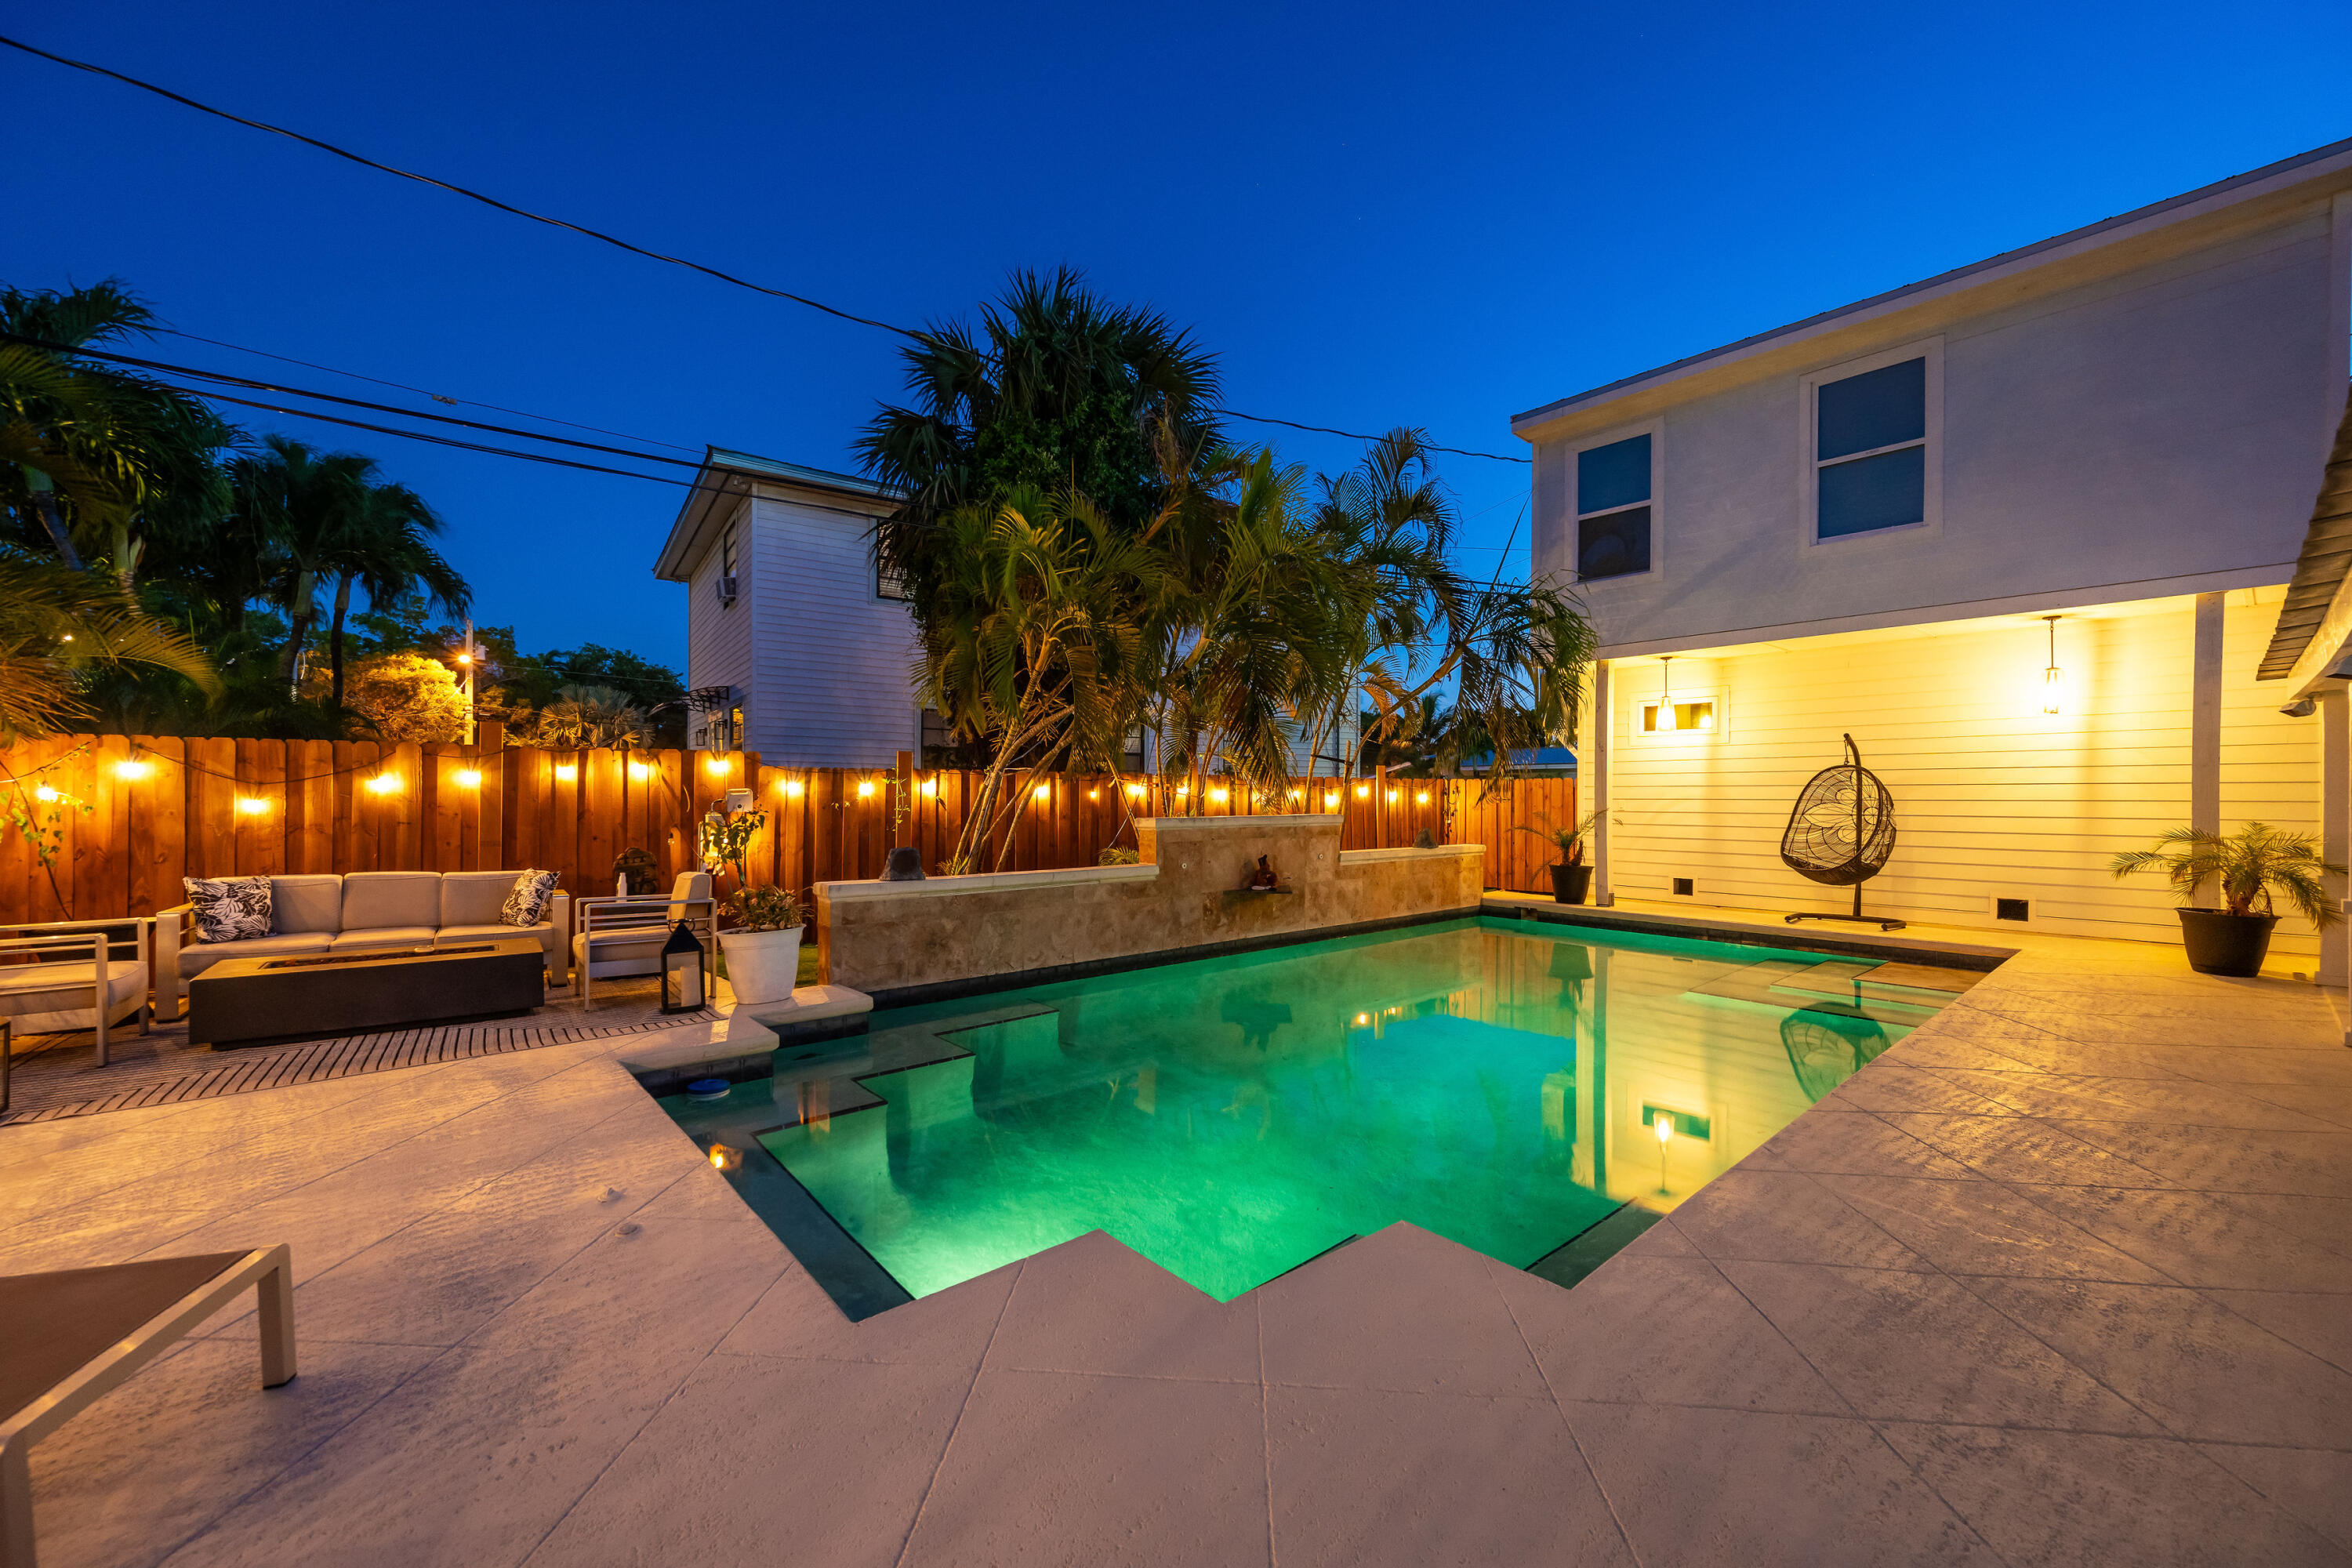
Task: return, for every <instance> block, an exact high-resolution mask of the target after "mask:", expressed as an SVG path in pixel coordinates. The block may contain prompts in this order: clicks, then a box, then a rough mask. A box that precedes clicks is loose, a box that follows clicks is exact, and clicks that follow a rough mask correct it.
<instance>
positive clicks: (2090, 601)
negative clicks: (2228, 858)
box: [1512, 142, 2352, 984]
mask: <svg viewBox="0 0 2352 1568" xmlns="http://www.w3.org/2000/svg"><path fill="white" fill-rule="evenodd" d="M2347 192H2352V142H2339V143H2337V144H2336V145H2334V146H2331V147H2326V148H2322V149H2320V150H2319V151H2317V152H2315V153H2307V154H2305V155H2304V156H2301V157H2298V158H2293V159H2289V160H2287V161H2285V162H2284V163H2277V164H2273V165H2272V166H2271V167H2268V168H2265V169H2261V170H2257V171H2255V172H2254V173H2252V174H2246V175H2243V176H2241V177H2239V178H2236V179H2232V180H2227V181H2224V182H2222V183H2221V184H2215V185H2211V186H2208V187H2206V188H2205V189H2203V190H2199V191H2194V192H2191V193H2189V194H2188V195H2182V196H2179V197H2176V198H2174V199H2172V200H2169V201H2165V202H2160V203H2158V204H2156V205H2153V206H2149V207H2145V208H2142V209H2141V210H2139V211H2137V212H2133V213H2127V214H2125V215H2124V216H2120V217H2114V218H2109V219H2107V220H2106V221H2105V222H2103V223H2098V224H2095V225H2092V226H2090V227H2087V228H2084V229H2080V230H2077V231H2075V232H2074V233H2072V234H2067V235H2062V236H2060V237H2057V238H2054V239H2051V240H2047V241H2044V242H2042V244H2039V245H2034V246H2030V247H2025V248H2023V249H2021V250H2015V251H2011V252H2009V253H2007V254H2004V255H2001V256H1997V257H1994V258H1991V259H1990V260H1987V261H1983V262H1979V263H1978V264H1976V265H1974V266H1971V267H1965V268H1960V269H1958V270H1957V271H1953V272H1948V273H1946V274H1944V275H1943V276H1941V277H1938V278H1933V279H1927V281H1925V282H1922V283H1917V284H1914V285H1912V286H1910V287H1908V288H1905V289H1895V290H1894V291H1893V292H1891V293H1886V294H1882V295H1879V296H1877V297H1876V298H1874V299H1869V300H1862V301H1859V302H1857V303H1855V304H1853V305H1849V306H1846V307H1843V308H1842V309H1839V310H1832V311H1829V312H1827V313H1825V314H1822V315H1820V316H1816V317H1813V318H1811V320H1808V321H1799V322H1797V323H1795V324H1793V325H1791V326H1788V327H1783V328H1780V329H1779V330H1777V331H1769V332H1765V333H1762V334H1760V335H1759V336H1756V337H1752V338H1748V339H1746V340H1744V341H1742V342H1736V343H1732V344H1729V345H1727V346H1725V347H1723V348H1720V349H1717V350H1714V351H1711V352H1709V353H1702V354H1698V355H1695V356H1693V357H1691V358H1689V359H1685V360H1682V361H1680V362H1678V363H1674V364H1670V365H1666V366H1664V367H1662V368H1660V369H1657V370H1654V371H1650V372H1647V373H1644V374H1640V375H1635V376H1631V377H1628V378H1626V379H1624V380H1622V381H1619V382H1615V383H1612V384H1610V385H1607V386H1603V387H1600V388H1598V389H1596V390H1594V391H1591V392H1585V393H1580V394H1578V395H1575V396H1572V397H1567V398H1562V399H1561V400H1559V402H1556V403H1552V404H1548V405H1545V406H1543V407H1541V408H1538V409H1534V410H1532V411H1530V412H1528V413H1526V414H1522V415H1520V416H1517V418H1516V419H1514V420H1513V422H1512V425H1513V428H1514V430H1515V431H1516V432H1517V434H1518V435H1519V436H1520V437H1522V438H1524V439H1526V440H1527V441H1528V442H1529V443H1530V444H1531V446H1532V447H1534V455H1535V471H1534V500H1533V506H1534V516H1535V532H1534V544H1533V549H1534V568H1535V571H1536V572H1537V573H1538V574H1541V575H1543V576H1546V577H1549V578H1551V579H1554V580H1559V581H1568V582H1573V583H1576V584H1579V585H1580V592H1581V593H1582V595H1584V598H1585V600H1586V603H1587V605H1589V607H1590V610H1591V614H1592V616H1593V617H1594V619H1595V621H1596V622H1597V624H1598V626H1599V628H1600V633H1601V666H1600V668H1599V671H1598V673H1597V677H1596V679H1595V680H1594V682H1593V686H1594V689H1595V704H1596V712H1595V714H1594V715H1593V716H1592V717H1591V719H1590V720H1589V721H1588V722H1587V724H1586V726H1585V731H1584V733H1583V735H1582V737H1581V741H1582V743H1581V744H1580V747H1579V757H1580V763H1581V764H1582V773H1583V782H1584V787H1585V789H1586V791H1587V804H1588V805H1602V804H1604V803H1605V805H1607V807H1608V809H1609V822H1608V826H1606V828H1605V829H1604V830H1603V832H1602V833H1601V835H1599V836H1598V837H1599V843H1598V845H1597V848H1598V865H1597V868H1596V869H1597V879H1596V884H1597V891H1598V892H1599V895H1600V896H1601V898H1603V899H1604V900H1606V899H1609V898H1611V897H1612V895H1623V896H1631V897H1636V898H1641V899H1645V900H1687V901H1689V902H1692V903H1695V904H1707V905H1717V906H1727V907H1734V908H1746V909H1753V910H1811V911H1828V910H1838V909H1841V908H1843V907H1844V906H1845V905H1846V903H1847V900H1848V894H1847V893H1846V892H1845V890H1844V889H1834V888H1829V887H1823V886H1821V885H1819V884H1817V883H1814V882H1811V881H1808V880H1806V879H1802V878H1801V877H1800V876H1799V875H1798V874H1797V873H1796V872H1795V871H1794V870H1791V869H1790V868H1788V867H1787V866H1785V865H1784V864H1783V863H1782V861H1781V858H1780V837H1781V832H1782V829H1783V827H1784V826H1785V825H1786V823H1787V821H1788V817H1789V813H1790V808H1791V806H1792V805H1793V804H1794V802H1795V800H1796V797H1797V795H1798V792H1799V790H1800V789H1801V787H1802V786H1803V784H1805V782H1806V780H1807V779H1808V778H1810V777H1811V775H1812V774H1813V773H1814V772H1815V771H1816V770H1818V769H1821V768H1823V767H1826V766H1829V765H1831V764H1832V763H1836V762H1838V761H1839V760H1840V757H1841V744H1840V736H1841V735H1842V734H1845V733H1849V732H1850V733H1851V734H1852V735H1853V739H1854V741H1855V742H1856V743H1857V744H1858V745H1859V746H1860V748H1861V752H1862V755H1863V759H1864V763H1866V764H1867V765H1868V766H1869V767H1870V768H1871V769H1872V770H1873V771H1874V772H1876V773H1878V774H1879V775H1880V777H1881V778H1883V779H1884V780H1885V783H1886V784H1888V786H1889V787H1890V788H1891V790H1892V791H1893V794H1894V797H1895V803H1896V822H1897V827H1898V832H1899V840H1898V843H1897V847H1896V848H1895V855H1894V858H1893V860H1892V862H1891V863H1890V864H1889V865H1888V866H1887V868H1886V869H1885V872H1884V873H1883V874H1881V875H1880V876H1879V877H1878V878H1876V879H1874V880H1873V881H1871V882H1869V883H1868V884H1867V885H1866V886H1865V887H1864V889H1863V903H1864V908H1865V909H1866V910H1877V911H1882V912H1885V913H1887V914H1891V915H1895V916H1898V917H1906V918H1910V919H1915V920H1921V921H1939V922H1943V923H1948V924H1954V925H1963V926H1980V927H1985V928H1988V929H1990V930H2001V929H2012V930H2013V929H2018V928H2019V927H2023V928H2025V929H2032V930H2042V931H2061V932H2069V933H2074V934H2082V935H2096V936H2116V937H2137V938H2144V939H2148V940H2165V941H2170V940H2174V939H2175V938H2176V935H2177V929H2178V928H2177V923H2176V921H2174V918H2173V916H2172V913H2171V909H2170V899H2169V897H2168V893H2167V891H2166V889H2164V888H2163V887H2162V885H2161V884H2160V883H2159V882H2158V881H2157V880H2156V879H2141V880H2139V881H2137V882H2127V883H2117V882H2116V880H2115V879H2113V878H2112V877H2111V876H2110V875H2109V874H2108V872H2107V870H2106V863H2107V860H2108V858H2109V857H2110V856H2112V855H2113V854H2114V853H2115V852H2116V850H2117V849H2121V848H2126V847H2145V846H2147V844H2148V843H2150V842H2151V841H2152V840H2153V838H2154V837H2155V836H2156V835H2157V834H2158V832H2159V831H2161V830H2162V829H2165V828H2167V827H2170V826H2175V825H2177V824H2186V823H2194V824H2196V825H2198V826H2209V827H2228V826H2235V825H2237V824H2239V823H2241V822H2242V821H2244V820H2246V819H2249V818H2260V819H2262V820H2264V821H2267V822H2272V823H2276V824H2282V825H2285V826H2295V827H2302V828H2309V829H2315V828H2317V827H2318V826H2319V824H2320V807H2321V789H2320V762H2321V757H2320V752H2321V740H2320V732H2321V728H2322V725H2321V723H2320V722H2318V721H2315V720H2314V719H2311V718H2297V717H2291V716H2288V715H2285V714H2282V713H2281V712H2280V708H2281V706H2282V704H2283V703H2284V701H2285V700H2286V698H2287V697H2288V696H2290V695H2294V694H2293V693H2283V692H2282V690H2281V689H2280V688H2278V687H2276V686H2260V685H2257V682H2256V674H2257V666H2258V665H2259V664H2260V663H2261V662H2262V659H2263V654H2264V649H2265V647H2266V646H2267V645H2268V644H2269V643H2270V641H2271V638H2272V635H2273V626H2274V624H2275V623H2277V622H2278V620H2279V616H2280V606H2281V604H2282V602H2283V600H2284V593H2285V587H2284V585H2285V584H2287V583H2288V581H2289V578H2290V577H2291V576H2292V575H2293V574H2294V571H2295V563H2296V559H2297V555H2298V552H2299V550H2300V548H2301V546H2302V544H2303V540H2304V535H2305V524H2306V522H2307V521H2310V520H2311V518H2312V516H2313V498H2314V496H2315V494H2316V493H2317V492H2318V490H2319V487H2320V481H2321V474H2322V470H2323V468H2324V467H2325V465H2326V460H2327V456H2328V452H2329V449H2330V444H2331V442H2332V440H2333V438H2334V437H2335V434H2336V429H2337V425H2338V421H2339V419H2340V417H2341V416H2343V414H2344V411H2345V396H2346V378H2347V300H2348V299H2352V196H2347ZM2340 571H2341V568H2340V560H2339V564H2338V573H2339V575H2340ZM2333 587H2334V584H2332V583H2331V584H2315V585H2314V586H2313V587H2312V588H2311V590H2310V592H2309V593H2307V594H2306V595H2305V597H2306V598H2310V597H2312V596H2313V595H2316V597H2317V598H2318V600H2320V601H2321V602H2325V600H2326V596H2327V594H2328V593H2329V592H2330V591H2331V590H2332V588H2333ZM2053 617H2055V618H2054V619H2053ZM2347 625H2352V613H2347ZM2343 641H2344V637H2343V633H2342V629H2341V628H2338V629H2337V631H2336V633H2335V634H2334V640H2333V641H2331V642H2330V643H2329V644H2328V648H2327V652H2328V653H2329V654H2333V653H2334V652H2335V650H2336V647H2338V646H2339V645H2340V644H2342V643H2343ZM2053 650H2054V651H2053ZM2294 658H2295V653H2294V651H2289V652H2288V653H2287V655H2286V661H2287V663H2289V664H2293V663H2294ZM2053 668H2055V669H2056V670H2057V671H2058V672H2059V673H2058V674H2057V675H2054V676H2053V675H2050V674H2049V673H2048V672H2049V671H2050V670H2051V669H2053ZM2328 668H2329V669H2330V670H2332V669H2333V668H2334V666H2333V665H2332V664H2331V665H2329V666H2328ZM2304 673H2305V674H2307V673H2308V672H2304ZM2338 684H2339V685H2340V683H2338ZM2342 700H2343V699H2342V698H2341V697H2340V695H2339V696H2338V697H2337V698H2336V701H2337V702H2338V703H2339V704H2340V703H2341V701H2342ZM2338 722H2339V724H2340V718H2339V720H2338ZM2339 771H2340V770H2339ZM2331 838H2332V839H2333V841H2334V842H2335V844H2336V848H2337V850H2338V851H2339V852H2340V850H2341V848H2342V847H2343V845H2342V841H2341V833H2340V830H2337V829H2336V826H2335V825H2334V824H2331ZM1831 929H1836V928H1831ZM2277 946H2278V949H2279V950H2280V951H2282V952H2287V953H2298V952H2300V953H2308V952H2314V951H2315V949H2316V942H2315V939H2314V937H2313V936H2312V934H2311V932H2310V931H2309V930H2308V928H2307V927H2303V926H2300V925H2299V924H2294V923H2292V922H2291V923H2290V924H2289V925H2286V926H2282V928H2281V931H2280V933H2279V942H2278V944H2277ZM2342 967H2343V966H2342V959H2341V941H2340V939H2336V940H2335V941H2332V942H2330V944H2329V952H2328V954H2327V962H2326V964H2325V965H2323V966H2322V969H2323V974H2324V975H2326V976H2327V977H2332V978H2333V979H2334V980H2335V982H2336V983H2337V984H2341V982H2342Z"/></svg>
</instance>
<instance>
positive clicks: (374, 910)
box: [343, 871, 495, 935]
mask: <svg viewBox="0 0 2352 1568" xmlns="http://www.w3.org/2000/svg"><path fill="white" fill-rule="evenodd" d="M493 918H495V917H493ZM440 923H441V874H440V873H439V872H437V871H353V872H352V874H351V875H350V876H348V877H345V878H344V879H343V931H344V934H346V935H349V934H350V933H352V932H353V931H387V930H393V929H415V928H422V929H423V930H424V931H425V932H426V933H427V934H428V935H429V934H430V933H431V932H432V931H433V929H434V928H435V927H436V926H438V925H439V924H440Z"/></svg>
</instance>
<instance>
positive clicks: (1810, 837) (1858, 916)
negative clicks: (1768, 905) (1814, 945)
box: [1780, 735, 1904, 931]
mask: <svg viewBox="0 0 2352 1568" xmlns="http://www.w3.org/2000/svg"><path fill="white" fill-rule="evenodd" d="M1843 739H1844V741H1845V755H1846V760H1845V761H1844V762H1843V763H1837V764H1836V765H1835V766H1832V767H1826V768H1823V769H1822V771H1821V772H1820V773H1815V774H1814V775H1813V776H1812V778H1811V780H1809V781H1808V782H1807V783H1806V784H1805V787H1804V788H1803V789H1801V790H1800V791H1798V792H1797V804H1796V805H1794V806H1792V807H1790V811H1789V826H1788V827H1787V828H1786V829H1784V830H1783V831H1782V833H1781V835H1780V861H1781V863H1782V864H1783V865H1785V866H1787V867H1788V868H1790V870H1792V871H1794V872H1796V873H1797V874H1798V875H1799V876H1801V877H1804V878H1806V879H1810V880H1811V881H1815V882H1821V883H1823V884H1825V885H1827V886H1829V887H1832V888H1852V889H1853V913H1852V914H1811V913H1807V914H1795V915H1790V916H1788V917H1787V923H1789V924H1790V925H1795V924H1796V923H1797V922H1798V921H1854V922H1856V923H1857V924H1861V925H1874V926H1876V927H1877V928H1878V929H1879V930H1881V931H1901V930H1902V929H1903V926H1904V922H1903V921H1898V920H1891V919H1888V918H1887V917H1885V916H1884V915H1866V914H1864V913H1863V912H1862V885H1863V884H1864V882H1867V881H1868V880H1870V879H1872V878H1873V877H1875V876H1877V875H1878V873H1879V872H1881V871H1883V870H1885V868H1886V862H1887V860H1888V859H1889V858H1891V857H1892V856H1893V855H1894V853H1895V797H1894V796H1893V795H1889V794H1888V793H1887V790H1886V786H1885V784H1881V783H1880V782H1879V780H1878V775H1877V774H1876V773H1872V772H1871V771H1870V770H1869V769H1868V768H1865V767H1864V766H1863V765H1862V752H1861V751H1860V750H1859V749H1858V748H1857V747H1856V746H1855V745H1854V743H1853V736H1852V735H1847V736H1844V737H1843Z"/></svg>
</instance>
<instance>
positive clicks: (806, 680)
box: [654, 447, 923, 767]
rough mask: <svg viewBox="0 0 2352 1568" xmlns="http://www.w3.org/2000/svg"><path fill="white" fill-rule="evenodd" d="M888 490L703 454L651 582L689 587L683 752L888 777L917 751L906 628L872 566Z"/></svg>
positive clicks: (917, 718) (903, 612)
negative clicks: (753, 755)
mask: <svg viewBox="0 0 2352 1568" xmlns="http://www.w3.org/2000/svg"><path fill="white" fill-rule="evenodd" d="M896 505H897V497H896V495H895V494H894V493H893V492H892V491H891V490H889V489H887V488H886V487H884V486H881V485H877V484H875V483H873V482H872V481H870V480H866V479H853V478H851V477H850V476H848V475H846V474H833V473H827V472H825V471H824V469H821V468H803V467H801V466H800V465H799V464H796V463H784V462H778V461H776V460H775V459H774V458H755V457H752V456H751V455H750V454H748V453H744V452H730V451H725V450H722V449H720V448H719V447H711V448H709V451H708V453H707V454H706V456H705V457H704V459H703V466H702V469H701V472H700V473H699V474H698V476H697V478H696V480H695V486H694V489H691V490H690V491H688V494H687V499H686V504H685V505H684V506H682V507H680V508H679V509H678V514H677V521H675V522H673V523H672V524H671V525H670V530H669V537H668V538H667V540H665V541H664V542H663V543H662V548H661V554H660V556H659V557H658V558H657V559H656V561H655V563H654V575H655V576H656V577H659V578H661V579H662V580H663V581H665V582H670V583H683V584H686V585H687V685H688V688H689V689H690V690H691V691H692V693H693V696H692V704H693V709H694V711H693V713H692V714H691V716H690V717H689V719H688V729H687V739H688V744H689V745H691V746H693V747H695V748H696V749H697V750H706V749H707V750H711V751H727V750H732V749H736V748H741V749H744V750H748V751H754V752H759V753H760V754H761V760H762V761H764V762H766V763H770V764H772V765H781V766H788V767H887V766H888V765H889V764H890V763H891V762H892V761H893V760H894V759H895V758H896V756H897V754H898V752H901V751H914V750H919V748H920V747H921V745H922V743H923V732H922V731H923V723H922V710H921V705H920V704H919V702H918V701H917V700H916V696H915V687H914V683H913V677H912V675H911V673H910V672H911V670H912V668H913V666H914V663H915V658H916V643H915V626H914V618H913V616H911V615H910V614H909V613H908V608H907V605H906V602H905V599H904V597H903V596H902V595H900V594H899V593H898V589H897V584H894V583H892V582H890V581H888V580H886V579H884V578H882V577H881V576H880V575H879V574H877V572H876V570H875V565H874V556H873V551H872V547H871V539H870V535H871V532H872V530H873V528H874V524H875V522H876V521H877V520H878V519H880V518H883V517H887V516H888V515H889V513H890V511H891V510H893V508H894V507H895V506H896Z"/></svg>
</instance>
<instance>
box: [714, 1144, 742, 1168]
mask: <svg viewBox="0 0 2352 1568" xmlns="http://www.w3.org/2000/svg"><path fill="white" fill-rule="evenodd" d="M710 1165H711V1168H712V1169H713V1170H718V1171H740V1170H741V1169H742V1168H743V1151H742V1150H740V1149H733V1148H730V1147H729V1146H728V1145H726V1144H724V1143H713V1144H712V1145H711V1146H710Z"/></svg>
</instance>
